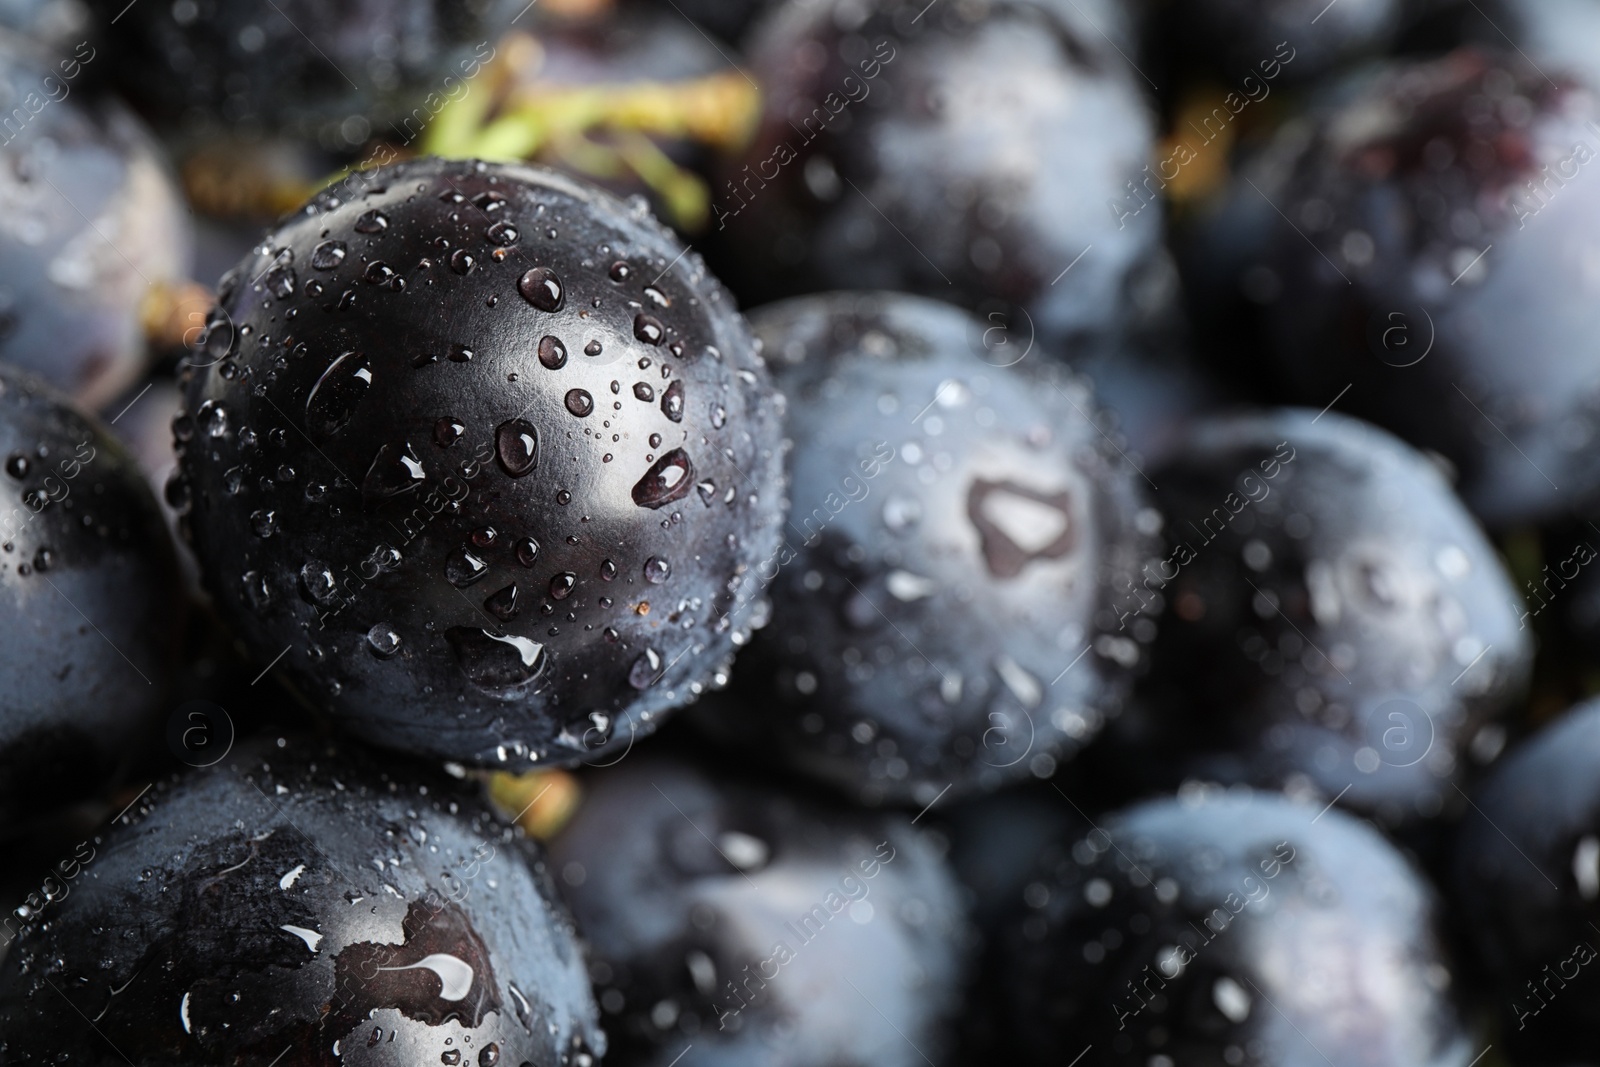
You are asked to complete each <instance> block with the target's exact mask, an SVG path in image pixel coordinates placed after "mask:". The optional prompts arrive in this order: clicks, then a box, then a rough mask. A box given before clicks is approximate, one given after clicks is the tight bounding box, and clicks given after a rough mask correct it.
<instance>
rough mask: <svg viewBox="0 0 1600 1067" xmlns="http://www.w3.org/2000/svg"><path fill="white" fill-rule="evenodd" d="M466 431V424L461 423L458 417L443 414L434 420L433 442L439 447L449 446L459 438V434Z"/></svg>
mask: <svg viewBox="0 0 1600 1067" xmlns="http://www.w3.org/2000/svg"><path fill="white" fill-rule="evenodd" d="M466 432H467V428H466V426H465V425H463V424H462V422H461V421H460V420H459V419H455V418H452V417H451V416H449V415H445V416H444V417H442V418H439V419H436V420H434V423H433V443H434V444H436V445H438V446H439V447H440V448H449V447H450V446H451V445H453V444H455V443H456V442H457V441H459V440H461V435H462V434H464V433H466Z"/></svg>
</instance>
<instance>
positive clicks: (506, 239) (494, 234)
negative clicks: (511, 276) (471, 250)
mask: <svg viewBox="0 0 1600 1067" xmlns="http://www.w3.org/2000/svg"><path fill="white" fill-rule="evenodd" d="M483 235H484V236H485V237H487V238H488V239H489V243H490V244H497V245H500V246H502V247H504V246H505V245H514V244H516V243H517V238H519V237H521V236H522V235H521V234H520V233H518V232H517V228H516V226H515V225H513V224H512V223H511V222H510V221H509V220H507V219H501V220H500V221H499V222H496V223H493V224H491V225H490V227H489V228H488V229H487V230H484V231H483ZM523 295H524V296H526V295H527V294H526V293H524V294H523Z"/></svg>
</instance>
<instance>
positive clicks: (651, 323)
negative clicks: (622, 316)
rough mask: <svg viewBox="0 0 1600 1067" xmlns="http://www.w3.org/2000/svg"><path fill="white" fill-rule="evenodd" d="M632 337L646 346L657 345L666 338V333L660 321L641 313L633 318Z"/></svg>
mask: <svg viewBox="0 0 1600 1067" xmlns="http://www.w3.org/2000/svg"><path fill="white" fill-rule="evenodd" d="M633 336H634V337H636V338H638V339H639V340H641V341H643V342H644V343H645V344H647V345H658V344H660V343H661V339H662V338H664V337H666V336H667V331H666V327H664V326H662V325H661V320H660V319H658V318H656V317H655V316H654V315H646V314H645V313H644V312H642V311H641V312H640V313H639V314H637V315H635V316H634V317H633Z"/></svg>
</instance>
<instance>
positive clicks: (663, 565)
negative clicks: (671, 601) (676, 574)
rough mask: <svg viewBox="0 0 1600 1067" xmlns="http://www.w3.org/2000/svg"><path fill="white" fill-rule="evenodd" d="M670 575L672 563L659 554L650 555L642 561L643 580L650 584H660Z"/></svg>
mask: <svg viewBox="0 0 1600 1067" xmlns="http://www.w3.org/2000/svg"><path fill="white" fill-rule="evenodd" d="M670 577H672V564H671V563H670V562H668V561H667V560H664V559H662V558H661V557H660V556H651V557H650V558H649V559H647V560H645V561H644V580H645V581H647V582H649V583H650V584H651V585H660V584H661V583H662V582H664V581H666V580H667V579H668V578H670Z"/></svg>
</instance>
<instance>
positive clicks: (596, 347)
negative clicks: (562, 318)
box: [583, 341, 605, 356]
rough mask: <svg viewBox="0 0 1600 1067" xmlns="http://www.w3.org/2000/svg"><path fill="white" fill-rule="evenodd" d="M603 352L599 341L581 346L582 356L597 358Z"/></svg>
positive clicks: (603, 348)
mask: <svg viewBox="0 0 1600 1067" xmlns="http://www.w3.org/2000/svg"><path fill="white" fill-rule="evenodd" d="M604 351H605V346H604V345H602V344H601V343H600V342H599V341H590V342H589V343H588V344H586V345H584V346H583V354H584V355H586V356H598V355H599V354H600V353H601V352H604Z"/></svg>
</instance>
